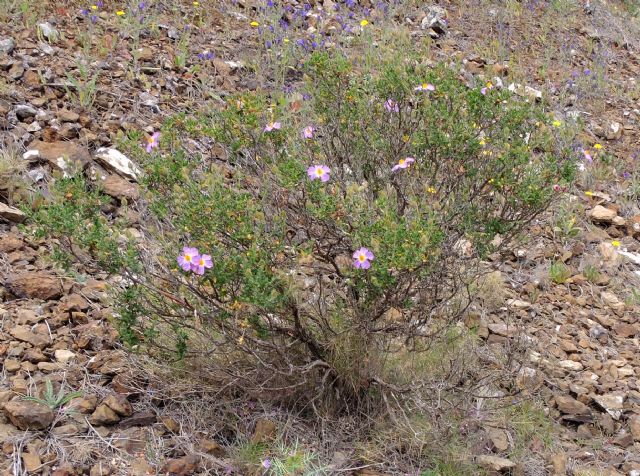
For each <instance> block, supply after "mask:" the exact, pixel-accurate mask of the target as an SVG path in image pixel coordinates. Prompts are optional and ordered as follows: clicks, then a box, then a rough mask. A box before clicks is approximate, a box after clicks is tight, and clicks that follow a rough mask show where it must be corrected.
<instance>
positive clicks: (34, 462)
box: [22, 452, 42, 473]
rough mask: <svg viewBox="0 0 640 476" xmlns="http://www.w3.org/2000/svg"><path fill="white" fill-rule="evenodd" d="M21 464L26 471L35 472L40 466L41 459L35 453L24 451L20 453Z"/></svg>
mask: <svg viewBox="0 0 640 476" xmlns="http://www.w3.org/2000/svg"><path fill="white" fill-rule="evenodd" d="M22 464H23V465H24V469H26V470H27V472H28V473H35V472H36V471H38V470H39V469H40V466H42V461H41V460H40V456H38V455H37V454H36V453H28V452H25V453H22Z"/></svg>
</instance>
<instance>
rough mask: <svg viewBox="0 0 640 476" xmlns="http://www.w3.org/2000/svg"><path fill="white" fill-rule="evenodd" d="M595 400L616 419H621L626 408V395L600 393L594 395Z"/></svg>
mask: <svg viewBox="0 0 640 476" xmlns="http://www.w3.org/2000/svg"><path fill="white" fill-rule="evenodd" d="M593 400H594V401H595V402H596V403H597V404H598V405H599V406H600V407H602V408H603V409H604V410H605V411H606V412H607V413H608V414H609V415H611V416H612V417H613V419H614V420H619V419H620V417H621V416H622V411H623V410H624V406H623V404H624V400H625V396H624V395H616V394H614V393H610V394H607V395H598V396H597V397H593Z"/></svg>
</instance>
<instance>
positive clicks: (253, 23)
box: [249, 21, 260, 28]
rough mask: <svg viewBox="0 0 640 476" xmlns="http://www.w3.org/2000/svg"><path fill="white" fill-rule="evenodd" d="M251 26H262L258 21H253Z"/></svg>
mask: <svg viewBox="0 0 640 476" xmlns="http://www.w3.org/2000/svg"><path fill="white" fill-rule="evenodd" d="M249 25H251V26H252V27H254V28H255V27H257V26H259V25H260V23H258V22H257V21H252V22H251V23H249Z"/></svg>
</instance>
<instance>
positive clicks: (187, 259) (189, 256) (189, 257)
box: [184, 254, 192, 263]
mask: <svg viewBox="0 0 640 476" xmlns="http://www.w3.org/2000/svg"><path fill="white" fill-rule="evenodd" d="M191 259H192V256H191V255H188V254H185V255H184V260H185V261H186V262H187V263H190V262H191Z"/></svg>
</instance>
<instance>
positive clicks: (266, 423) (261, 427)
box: [251, 418, 277, 443]
mask: <svg viewBox="0 0 640 476" xmlns="http://www.w3.org/2000/svg"><path fill="white" fill-rule="evenodd" d="M276 430H277V427H276V424H275V423H274V422H272V421H271V420H267V419H266V418H261V419H260V420H258V421H257V422H256V429H255V430H254V432H253V436H252V437H251V441H252V442H253V443H265V442H267V441H269V440H272V439H273V438H274V437H275V436H276Z"/></svg>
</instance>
